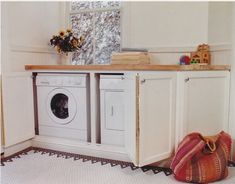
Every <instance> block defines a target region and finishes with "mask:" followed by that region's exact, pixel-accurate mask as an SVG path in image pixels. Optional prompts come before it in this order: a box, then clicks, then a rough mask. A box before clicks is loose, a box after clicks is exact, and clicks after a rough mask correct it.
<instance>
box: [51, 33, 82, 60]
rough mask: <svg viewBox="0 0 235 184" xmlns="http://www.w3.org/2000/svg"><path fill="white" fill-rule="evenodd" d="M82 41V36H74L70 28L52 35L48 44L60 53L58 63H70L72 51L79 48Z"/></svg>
mask: <svg viewBox="0 0 235 184" xmlns="http://www.w3.org/2000/svg"><path fill="white" fill-rule="evenodd" d="M83 43H84V37H83V36H80V38H76V37H75V36H74V34H73V32H72V30H71V29H67V30H66V31H60V32H59V35H53V37H52V38H51V39H50V44H51V45H52V46H53V47H54V48H56V51H57V52H58V53H59V54H60V63H65V64H70V62H71V57H72V53H73V52H75V51H78V50H80V49H81V47H82V45H83ZM63 61H64V62H63Z"/></svg>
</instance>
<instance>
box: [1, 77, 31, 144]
mask: <svg viewBox="0 0 235 184" xmlns="http://www.w3.org/2000/svg"><path fill="white" fill-rule="evenodd" d="M32 87H33V85H32V79H31V73H27V72H22V73H21V72H20V73H11V74H4V75H3V116H4V132H5V147H8V146H11V145H14V144H17V143H19V142H22V141H25V140H28V139H30V138H32V137H34V135H35V134H34V107H33V88H32Z"/></svg>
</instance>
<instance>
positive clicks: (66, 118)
mask: <svg viewBox="0 0 235 184" xmlns="http://www.w3.org/2000/svg"><path fill="white" fill-rule="evenodd" d="M36 86H37V104H38V125H39V135H46V136H53V137H61V138H69V139H78V140H83V141H89V139H90V136H89V116H88V114H89V108H88V102H89V99H88V80H87V75H86V74H46V73H42V74H38V75H37V77H36Z"/></svg>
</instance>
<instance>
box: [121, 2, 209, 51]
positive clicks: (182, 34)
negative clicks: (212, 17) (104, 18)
mask: <svg viewBox="0 0 235 184" xmlns="http://www.w3.org/2000/svg"><path fill="white" fill-rule="evenodd" d="M127 4H128V5H127V6H129V7H128V8H127V9H126V10H127V11H128V13H126V12H125V14H124V17H123V21H124V22H126V21H128V24H127V23H126V24H125V25H127V26H125V27H124V28H123V34H124V35H125V34H127V35H128V37H129V38H128V41H129V43H127V42H126V41H127V40H124V42H123V45H124V46H126V45H127V46H128V45H130V46H132V47H158V46H160V47H163V46H167V47H168V46H192V45H197V44H199V43H202V42H207V22H208V3H207V2H196V3H195V2H129V3H127ZM124 6H125V4H124ZM124 11H125V10H124ZM128 16H129V17H128Z"/></svg>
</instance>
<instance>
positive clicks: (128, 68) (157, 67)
mask: <svg viewBox="0 0 235 184" xmlns="http://www.w3.org/2000/svg"><path fill="white" fill-rule="evenodd" d="M25 69H26V70H73V71H74V70H90V71H93V70H94V71H95V70H103V71H210V70H228V71H230V69H231V67H230V66H229V65H152V64H146V65H128V64H123V65H122V64H119V65H25Z"/></svg>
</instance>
